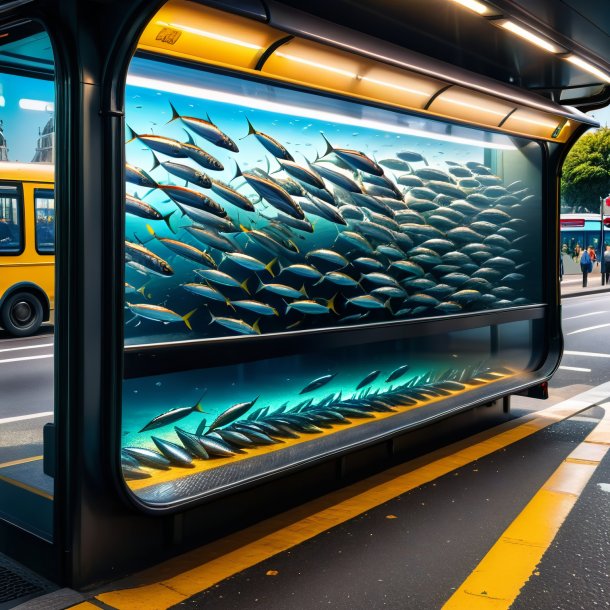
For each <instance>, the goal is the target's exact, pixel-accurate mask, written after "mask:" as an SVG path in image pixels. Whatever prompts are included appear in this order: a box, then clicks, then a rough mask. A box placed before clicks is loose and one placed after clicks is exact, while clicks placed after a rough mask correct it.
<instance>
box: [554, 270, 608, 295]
mask: <svg viewBox="0 0 610 610" xmlns="http://www.w3.org/2000/svg"><path fill="white" fill-rule="evenodd" d="M560 286H561V296H562V297H564V298H566V297H577V296H579V295H582V294H596V293H598V292H610V284H606V285H605V286H602V278H601V274H599V273H595V272H593V273H591V274H589V277H588V279H587V287H586V288H583V287H582V274H580V273H578V274H576V275H564V276H563V280H562V281H561V283H560Z"/></svg>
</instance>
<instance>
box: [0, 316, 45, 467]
mask: <svg viewBox="0 0 610 610" xmlns="http://www.w3.org/2000/svg"><path fill="white" fill-rule="evenodd" d="M50 421H53V327H52V326H50V325H45V326H43V327H42V328H41V329H40V331H39V332H38V333H37V334H36V335H35V336H33V337H27V338H22V339H15V338H12V337H9V336H8V335H7V334H6V333H5V332H4V331H2V330H0V463H3V462H8V461H12V460H19V459H23V458H26V457H31V456H34V455H41V454H42V427H43V426H44V424H46V423H47V422H50Z"/></svg>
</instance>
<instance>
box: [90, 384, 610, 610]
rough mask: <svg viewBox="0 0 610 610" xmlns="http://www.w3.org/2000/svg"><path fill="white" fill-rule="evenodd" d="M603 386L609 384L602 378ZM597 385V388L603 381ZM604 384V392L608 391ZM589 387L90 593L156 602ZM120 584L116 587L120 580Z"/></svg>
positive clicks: (499, 444) (200, 585)
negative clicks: (111, 588) (605, 383)
mask: <svg viewBox="0 0 610 610" xmlns="http://www.w3.org/2000/svg"><path fill="white" fill-rule="evenodd" d="M608 386H609V387H608V389H609V390H610V384H608ZM604 389H605V388H604ZM608 394H610V391H609V392H606V393H605V395H604V398H607V397H608ZM595 399H599V393H597V394H595V393H593V392H592V391H591V390H589V391H587V392H584V393H583V394H580V395H579V396H577V397H574V398H572V399H569V400H566V401H564V402H562V403H559V404H557V405H554V406H551V407H548V408H547V409H544V410H541V411H538V412H535V413H531V414H528V415H526V416H524V417H521V418H519V419H516V420H512V421H509V422H505V423H504V424H501V425H500V426H497V427H496V428H494V430H493V431H489V430H488V431H484V432H481V433H479V434H477V435H474V436H472V437H470V438H468V439H464V440H462V441H459V442H457V443H454V444H452V445H450V446H448V447H445V448H442V449H439V450H437V451H434V452H432V453H430V454H428V455H425V456H422V457H420V458H417V459H415V460H412V461H410V462H406V463H404V464H400V465H399V466H395V467H393V468H390V469H388V470H386V471H384V472H382V473H380V474H377V475H375V476H373V477H370V478H368V479H365V480H363V481H359V482H357V483H355V484H353V485H350V486H347V487H345V488H343V489H340V490H337V491H335V492H332V493H330V494H328V495H326V496H323V497H321V498H317V499H315V500H313V501H311V502H308V503H306V504H303V505H301V506H298V507H296V508H294V509H291V510H289V511H286V512H284V513H282V514H280V515H277V516H275V517H273V518H271V519H268V520H266V521H263V522H261V523H259V524H256V525H254V526H251V527H249V528H246V529H245V530H242V531H240V532H236V533H235V534H232V535H230V536H227V537H226V538H223V539H221V540H218V541H216V542H213V543H210V544H208V545H205V546H203V547H200V548H199V549H197V550H194V551H191V552H190V553H186V554H184V555H182V556H180V557H176V558H174V559H171V560H169V561H167V562H165V563H163V564H160V565H158V566H155V567H154V568H151V569H149V570H146V571H143V572H141V573H140V574H139V575H136V576H135V577H132V578H130V579H126V580H124V581H122V582H115V583H113V587H114V588H115V590H113V591H109V592H105V593H100V594H98V595H96V599H97V600H99V601H101V602H103V603H105V604H108V605H110V606H113V607H114V608H117V609H119V610H123V609H125V610H139V609H142V610H163V609H165V608H168V607H170V606H172V605H175V604H178V603H180V602H183V601H184V600H185V599H187V598H188V597H191V596H192V595H195V594H196V593H198V592H200V591H204V590H205V589H208V588H209V587H211V586H213V585H214V584H216V583H217V582H220V581H221V580H224V579H225V578H228V577H230V576H232V575H234V574H236V573H238V572H240V571H242V570H245V569H247V568H249V567H251V566H254V565H256V564H258V563H260V562H262V561H264V560H266V559H268V558H270V557H272V556H274V555H276V554H278V553H280V552H282V551H285V550H287V549H290V548H292V547H294V546H296V545H297V544H300V543H302V542H304V541H305V540H308V539H311V538H313V537H314V536H317V535H318V534H321V533H323V532H324V531H327V530H328V529H330V528H332V527H335V526H337V525H339V524H341V523H344V522H346V521H348V520H349V519H352V518H354V517H357V516H358V515H361V514H362V513H364V512H366V511H367V510H370V509H372V508H374V507H376V506H379V505H380V504H382V503H384V502H387V501H389V500H391V499H393V498H395V497H397V496H399V495H401V494H404V493H406V492H408V491H410V490H412V489H415V488H417V487H420V486H421V485H424V484H425V483H428V482H430V481H433V480H435V479H437V478H439V477H441V476H443V475H445V474H447V473H450V472H453V471H454V470H456V469H457V468H461V467H462V466H465V465H467V464H469V463H471V462H473V461H475V460H478V459H480V458H483V457H485V456H486V455H489V454H491V453H493V452H495V451H497V450H499V449H503V448H504V447H507V446H508V445H511V444H512V443H516V442H517V441H519V440H521V439H524V438H526V437H528V436H530V435H532V434H534V433H535V432H538V431H539V430H542V429H544V428H546V427H547V426H550V425H551V424H553V423H556V422H559V421H562V420H564V419H566V418H568V417H571V416H573V415H576V414H577V413H579V412H581V411H584V410H585V409H588V408H590V407H591V406H592V405H593V404H595V401H596V400H595ZM121 587H123V588H121Z"/></svg>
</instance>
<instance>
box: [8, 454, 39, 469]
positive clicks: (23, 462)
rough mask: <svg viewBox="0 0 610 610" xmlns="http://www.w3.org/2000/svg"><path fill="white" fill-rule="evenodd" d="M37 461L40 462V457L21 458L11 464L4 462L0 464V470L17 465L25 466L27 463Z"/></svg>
mask: <svg viewBox="0 0 610 610" xmlns="http://www.w3.org/2000/svg"><path fill="white" fill-rule="evenodd" d="M38 460H42V455H34V456H32V457H27V458H22V459H20V460H13V461H12V462H4V463H3V464H0V468H8V467H9V466H18V465H19V464H27V463H28V462H37V461H38Z"/></svg>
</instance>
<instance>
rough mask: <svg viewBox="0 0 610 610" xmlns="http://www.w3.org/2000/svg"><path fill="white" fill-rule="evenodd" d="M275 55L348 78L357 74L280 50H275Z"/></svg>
mask: <svg viewBox="0 0 610 610" xmlns="http://www.w3.org/2000/svg"><path fill="white" fill-rule="evenodd" d="M274 55H275V56H276V57H283V58H284V59H289V60H290V61H295V62H297V63H299V64H304V65H306V66H311V67H312V68H318V69H320V70H326V71H327V72H334V73H335V74H340V75H341V76H349V77H350V78H356V77H357V76H358V75H357V74H356V73H354V72H350V71H349V70H341V68H333V66H330V65H328V64H321V63H319V62H317V61H311V60H309V59H305V58H304V57H298V56H297V55H289V54H288V53H282V52H280V51H276V52H275V53H274Z"/></svg>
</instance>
